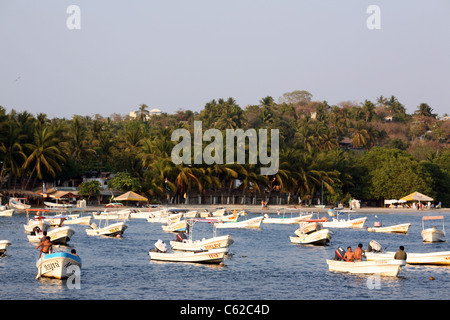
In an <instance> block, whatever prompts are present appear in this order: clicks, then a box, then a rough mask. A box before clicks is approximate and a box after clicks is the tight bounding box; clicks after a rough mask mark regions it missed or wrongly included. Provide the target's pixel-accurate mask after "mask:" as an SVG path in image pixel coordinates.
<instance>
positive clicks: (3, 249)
mask: <svg viewBox="0 0 450 320" xmlns="http://www.w3.org/2000/svg"><path fill="white" fill-rule="evenodd" d="M10 245H11V242H9V241H8V240H0V257H4V256H7V255H8V247H9V246H10Z"/></svg>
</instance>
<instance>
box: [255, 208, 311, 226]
mask: <svg viewBox="0 0 450 320" xmlns="http://www.w3.org/2000/svg"><path fill="white" fill-rule="evenodd" d="M278 214H279V212H278ZM312 216H313V214H312V213H311V214H306V215H303V214H299V215H298V216H293V215H292V212H291V216H290V217H288V216H286V212H285V211H283V214H282V215H281V216H279V217H276V218H275V217H274V218H271V217H269V215H268V214H267V213H266V214H264V220H263V223H272V224H295V223H299V222H301V221H306V220H308V219H311V218H312Z"/></svg>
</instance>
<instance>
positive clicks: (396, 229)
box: [367, 223, 411, 234]
mask: <svg viewBox="0 0 450 320" xmlns="http://www.w3.org/2000/svg"><path fill="white" fill-rule="evenodd" d="M410 226H411V223H403V224H397V225H393V226H387V227H372V228H367V231H369V232H383V233H402V234H406V233H408V230H409V227H410Z"/></svg>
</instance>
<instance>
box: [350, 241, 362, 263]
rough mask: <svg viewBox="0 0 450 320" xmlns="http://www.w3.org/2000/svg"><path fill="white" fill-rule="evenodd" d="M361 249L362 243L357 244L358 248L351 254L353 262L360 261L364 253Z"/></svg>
mask: <svg viewBox="0 0 450 320" xmlns="http://www.w3.org/2000/svg"><path fill="white" fill-rule="evenodd" d="M362 247H363V245H362V243H360V244H358V247H356V249H355V251H354V252H353V258H354V260H355V261H362V259H363V256H364V251H363V249H362Z"/></svg>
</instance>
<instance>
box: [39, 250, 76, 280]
mask: <svg viewBox="0 0 450 320" xmlns="http://www.w3.org/2000/svg"><path fill="white" fill-rule="evenodd" d="M73 266H75V267H78V268H79V269H81V258H80V257H79V256H76V255H73V254H71V253H67V252H55V253H51V254H45V255H42V256H41V258H39V259H38V260H37V261H36V267H37V269H38V272H37V275H36V279H39V278H40V277H47V278H55V279H67V278H68V277H70V276H71V275H72V274H73V273H74V267H73Z"/></svg>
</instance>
